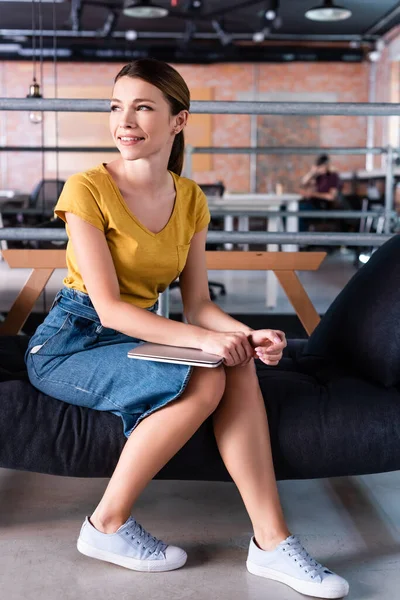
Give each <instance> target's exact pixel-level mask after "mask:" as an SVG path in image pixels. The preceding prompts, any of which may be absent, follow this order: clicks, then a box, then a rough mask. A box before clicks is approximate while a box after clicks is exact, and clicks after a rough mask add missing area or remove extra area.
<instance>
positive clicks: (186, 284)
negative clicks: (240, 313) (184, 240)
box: [179, 228, 253, 335]
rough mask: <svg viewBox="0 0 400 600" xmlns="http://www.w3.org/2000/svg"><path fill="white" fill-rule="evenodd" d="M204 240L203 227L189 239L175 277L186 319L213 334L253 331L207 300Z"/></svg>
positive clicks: (204, 231) (205, 231)
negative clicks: (186, 249) (186, 252)
mask: <svg viewBox="0 0 400 600" xmlns="http://www.w3.org/2000/svg"><path fill="white" fill-rule="evenodd" d="M206 238H207V228H205V229H203V230H202V231H199V232H198V233H196V234H195V235H194V236H193V238H192V241H191V244H190V250H189V254H188V258H187V261H186V265H185V268H184V270H183V271H182V273H181V275H180V277H179V283H180V288H181V293H182V300H183V306H184V314H185V317H186V320H187V321H188V323H191V324H192V325H197V326H200V327H203V328H205V329H209V330H213V331H242V332H243V333H245V334H246V335H248V334H250V333H251V331H253V330H252V329H251V327H248V326H247V325H244V324H243V323H241V322H240V321H237V320H236V319H233V318H232V317H230V316H229V315H227V314H226V313H225V312H224V311H223V310H221V309H220V308H219V307H218V306H217V305H216V304H214V302H212V301H211V299H210V293H209V290H208V277H207V265H206V254H205V246H206Z"/></svg>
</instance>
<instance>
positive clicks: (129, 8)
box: [122, 0, 168, 19]
mask: <svg viewBox="0 0 400 600" xmlns="http://www.w3.org/2000/svg"><path fill="white" fill-rule="evenodd" d="M122 12H123V13H124V15H125V16H126V17H133V18H135V19H161V18H162V17H166V16H167V15H168V9H167V8H163V7H162V6H157V5H156V4H152V3H151V2H150V0H125V2H124V8H123V11H122Z"/></svg>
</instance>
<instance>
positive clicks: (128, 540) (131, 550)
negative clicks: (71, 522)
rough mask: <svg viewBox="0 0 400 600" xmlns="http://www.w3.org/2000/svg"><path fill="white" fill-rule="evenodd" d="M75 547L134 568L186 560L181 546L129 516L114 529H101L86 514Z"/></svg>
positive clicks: (165, 567) (163, 567)
mask: <svg viewBox="0 0 400 600" xmlns="http://www.w3.org/2000/svg"><path fill="white" fill-rule="evenodd" d="M77 548H78V550H79V552H81V553H82V554H85V555H86V556H90V557H92V558H98V559H99V560H105V561H107V562H110V563H114V564H116V565H120V566H121V567H126V568H127V569H133V570H134V571H172V570H173V569H179V568H180V567H183V565H184V564H185V562H186V560H187V554H186V552H185V551H184V550H182V549H181V548H177V547H176V546H168V545H167V544H164V542H162V541H161V540H158V539H157V538H155V537H153V536H151V535H150V534H149V533H147V531H145V530H144V529H143V527H142V526H141V525H139V523H137V522H136V521H135V519H133V518H132V517H129V519H128V520H127V521H126V523H124V524H123V525H121V527H120V528H119V529H118V530H117V531H116V532H115V533H102V532H101V531H99V530H98V529H96V528H95V527H94V526H93V525H92V524H91V522H90V521H89V517H86V519H85V521H84V523H83V525H82V527H81V532H80V534H79V538H78V543H77Z"/></svg>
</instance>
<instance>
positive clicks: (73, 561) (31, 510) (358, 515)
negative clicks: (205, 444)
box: [0, 469, 400, 600]
mask: <svg viewBox="0 0 400 600" xmlns="http://www.w3.org/2000/svg"><path fill="white" fill-rule="evenodd" d="M106 484H107V480H104V479H76V478H61V477H54V476H50V475H39V474H32V473H22V472H14V471H8V470H5V469H0V499H1V507H2V510H1V513H0V514H1V517H0V530H1V535H0V590H1V592H0V597H1V598H4V600H23V599H28V600H36V599H39V598H40V599H41V600H77V599H79V600H80V599H82V600H114V599H115V598H119V599H120V600H128V599H129V600H131V599H132V598H134V599H135V600H141V599H148V598H163V599H165V600H181V599H189V598H190V599H191V598H193V599H196V600H211V599H215V598H217V599H218V600H266V599H267V598H273V599H275V600H295V599H297V598H301V597H302V596H301V595H300V594H298V593H296V592H295V591H293V590H291V589H290V588H288V587H287V586H285V585H283V584H280V583H277V582H273V581H268V580H266V579H262V578H259V577H256V576H254V575H251V574H250V573H248V572H247V571H246V566H245V561H246V556H247V548H248V542H249V539H250V536H251V533H252V531H251V524H250V521H249V519H248V516H247V513H246V511H245V509H244V506H243V503H242V501H241V499H240V496H239V494H238V492H237V489H236V487H235V486H234V484H232V483H215V482H214V483H210V482H190V481H152V482H151V483H150V484H149V486H148V487H147V488H146V490H145V491H144V492H143V494H142V496H141V497H140V498H139V501H138V502H137V504H136V506H135V507H134V511H133V514H134V516H135V518H136V519H137V520H138V521H139V522H141V523H142V524H143V525H144V526H145V527H146V528H147V529H148V530H149V531H150V532H151V533H153V534H154V535H156V536H158V537H160V538H161V539H164V540H165V541H167V542H169V543H171V544H177V545H180V546H182V547H183V548H185V549H186V551H187V552H188V555H189V559H188V562H187V564H186V565H185V567H183V568H182V569H179V570H177V571H172V572H169V573H136V572H133V571H129V570H127V569H123V568H122V567H118V566H115V565H111V564H108V563H105V562H102V561H98V560H94V559H90V558H87V557H85V556H82V555H81V554H79V553H78V551H77V550H76V538H77V536H78V534H79V529H80V526H81V523H82V521H83V518H84V516H85V515H87V514H90V512H91V511H92V510H93V509H94V507H95V505H96V503H97V502H98V500H99V498H100V496H101V494H102V492H103V490H104V488H105V486H106ZM399 488H400V474H399V473H393V474H388V473H386V474H380V475H370V476H364V477H352V478H336V479H330V480H318V481H317V480H312V481H311V480H307V481H285V482H279V491H280V496H281V500H282V504H283V507H284V511H285V515H286V519H287V522H288V525H289V528H290V530H291V531H292V532H293V533H295V534H296V535H298V536H299V537H300V538H301V540H302V541H303V543H304V544H305V545H306V547H307V549H308V550H309V551H310V553H311V554H313V555H314V556H315V557H316V558H318V559H319V560H320V561H321V562H323V563H325V564H326V565H327V566H329V567H330V568H331V569H333V570H335V571H336V572H338V573H340V574H341V575H342V576H344V577H346V578H347V579H348V581H349V582H350V594H349V596H348V598H349V599H350V600H360V599H364V598H365V599H368V600H393V599H395V598H397V597H398V586H399V584H400V573H399V566H400V529H399V525H400V503H399V501H398V496H397V493H399Z"/></svg>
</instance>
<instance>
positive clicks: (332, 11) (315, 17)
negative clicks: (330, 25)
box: [305, 0, 351, 21]
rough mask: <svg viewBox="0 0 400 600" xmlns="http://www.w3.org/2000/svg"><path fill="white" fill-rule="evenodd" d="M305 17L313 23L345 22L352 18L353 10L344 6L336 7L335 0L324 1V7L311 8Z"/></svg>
mask: <svg viewBox="0 0 400 600" xmlns="http://www.w3.org/2000/svg"><path fill="white" fill-rule="evenodd" d="M305 16H306V17H307V19H311V21H343V20H344V19H348V18H349V17H351V10H349V9H348V8H344V7H343V6H335V5H334V4H333V0H324V3H323V4H322V6H315V7H314V8H310V10H308V11H307V12H306V13H305Z"/></svg>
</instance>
